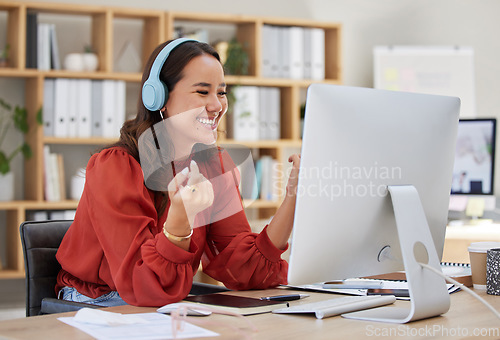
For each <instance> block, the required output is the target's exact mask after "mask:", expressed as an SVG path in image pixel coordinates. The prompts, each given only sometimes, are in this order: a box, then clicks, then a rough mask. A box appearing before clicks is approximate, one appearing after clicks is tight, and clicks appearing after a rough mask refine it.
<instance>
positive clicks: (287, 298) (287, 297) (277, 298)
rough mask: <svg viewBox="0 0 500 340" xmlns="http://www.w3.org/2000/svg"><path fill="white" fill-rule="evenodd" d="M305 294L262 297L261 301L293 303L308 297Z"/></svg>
mask: <svg viewBox="0 0 500 340" xmlns="http://www.w3.org/2000/svg"><path fill="white" fill-rule="evenodd" d="M308 296H309V295H307V294H290V295H276V296H264V297H261V298H260V299H261V300H266V301H293V300H299V299H303V298H306V297H308Z"/></svg>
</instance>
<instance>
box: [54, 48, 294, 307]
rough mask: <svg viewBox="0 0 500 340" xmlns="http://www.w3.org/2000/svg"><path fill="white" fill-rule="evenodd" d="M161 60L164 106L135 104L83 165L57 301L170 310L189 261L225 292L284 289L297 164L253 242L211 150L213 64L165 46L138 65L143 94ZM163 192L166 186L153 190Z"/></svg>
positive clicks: (216, 71) (217, 108)
mask: <svg viewBox="0 0 500 340" xmlns="http://www.w3.org/2000/svg"><path fill="white" fill-rule="evenodd" d="M177 43H178V42H175V41H174V44H177ZM168 49H170V52H169V53H167V56H166V57H165V58H166V60H164V61H162V62H163V64H161V63H160V64H161V65H160V67H159V70H158V72H159V79H160V80H161V81H162V82H163V83H164V85H165V87H166V90H167V91H168V94H167V96H166V99H165V100H166V103H161V105H160V107H161V108H160V109H159V110H154V109H153V110H151V111H150V110H148V109H146V107H145V105H148V104H146V102H148V100H149V99H148V98H146V97H147V93H146V94H144V93H143V97H142V101H140V103H139V105H138V114H137V116H136V117H135V119H133V120H130V121H127V122H126V123H125V124H124V126H123V127H122V129H121V136H120V140H119V141H118V142H117V143H116V144H114V145H111V146H109V147H106V148H104V149H103V150H101V151H100V152H99V153H96V154H94V155H93V156H92V157H91V158H90V160H89V162H88V165H87V169H86V183H85V189H84V192H83V195H82V198H81V200H80V202H79V205H78V209H77V212H76V215H75V220H74V222H73V224H72V225H71V227H70V228H69V230H68V232H67V234H66V235H65V237H64V239H63V241H62V243H61V246H60V248H59V250H58V253H57V259H58V261H59V262H60V264H61V266H62V270H61V272H60V273H59V275H58V280H57V286H56V291H58V292H60V296H62V298H64V299H65V300H73V301H81V302H87V303H95V304H99V305H105V306H109V305H119V304H124V303H128V304H131V305H137V306H161V305H165V304H168V303H172V302H177V301H180V300H182V299H183V298H184V297H186V296H187V294H188V293H189V291H190V289H191V286H192V281H193V276H194V274H195V273H196V271H197V269H198V267H199V264H200V261H202V263H203V269H204V271H205V272H206V273H207V274H208V275H210V276H211V277H213V278H214V279H216V280H219V281H221V282H223V283H224V284H225V285H226V286H227V287H228V288H230V289H265V288H268V287H273V286H276V285H279V284H283V283H286V277H287V269H288V265H287V263H286V262H285V261H284V260H282V259H281V257H280V256H281V254H282V253H283V252H284V251H285V250H286V248H287V241H288V239H289V236H290V233H291V229H292V221H293V215H294V208H295V194H296V186H297V173H298V166H299V156H297V155H294V156H291V157H290V161H291V162H293V170H292V173H291V175H290V179H289V181H288V184H287V195H286V197H285V199H284V201H283V204H282V205H281V207H280V208H279V209H278V211H277V213H276V215H275V216H274V218H273V220H272V221H271V222H270V224H269V225H268V226H266V228H265V229H264V230H263V231H262V232H261V233H260V234H255V233H252V232H251V230H250V226H249V224H248V221H247V219H246V216H245V214H244V212H243V209H242V208H241V200H240V199H239V196H238V192H237V189H236V185H235V182H234V180H235V179H236V180H238V172H237V171H236V170H235V168H234V164H233V163H232V161H231V159H230V157H229V156H228V154H227V152H225V151H224V150H221V149H219V148H216V147H215V146H214V142H215V134H216V127H217V125H218V123H219V121H220V120H221V118H222V116H223V115H224V113H225V112H226V110H227V98H226V85H225V83H224V73H223V68H222V65H221V63H220V59H219V56H218V54H217V53H216V52H215V51H214V50H213V48H212V47H210V46H209V45H207V44H204V43H200V42H195V41H184V42H182V43H179V44H178V45H177V46H176V47H173V48H172V45H169V44H168V42H167V43H164V44H162V45H160V46H158V48H157V49H156V50H155V51H154V52H153V54H152V56H151V57H150V60H149V61H148V63H147V66H146V68H145V72H144V74H143V80H142V83H143V88H146V89H147V87H148V86H147V85H144V84H145V83H147V80H148V76H150V73H151V74H153V73H154V69H155V68H156V67H158V65H156V66H155V64H158V61H155V60H157V58H156V57H157V56H158V55H159V54H160V55H164V54H165V51H166V50H168ZM158 58H159V57H158ZM160 69H161V71H160ZM143 92H144V90H143ZM148 134H150V135H151V136H153V139H154V141H155V142H154V143H156V144H153V145H156V147H157V148H156V149H155V150H156V151H158V154H160V155H163V156H160V158H161V164H162V165H163V167H162V169H160V170H161V171H160V175H158V171H156V172H155V173H154V176H152V177H155V180H154V181H151V183H156V184H150V185H148V186H146V184H145V183H148V180H149V175H150V174H152V171H150V168H151V164H152V163H155V160H154V159H151V154H148V155H147V156H144V157H143V155H141V152H140V150H142V151H143V153H147V150H148V147H147V146H146V147H145V148H144V147H141V145H142V144H144V143H145V144H146V145H147V144H148V142H147V139H148V138H142V139H141V138H140V137H141V135H143V136H146V135H148ZM144 140H146V142H144V143H143V141H144ZM165 140H168V142H165ZM164 142H165V144H163V143H164ZM165 145H168V150H166V148H165V147H164V146H165ZM165 154H167V156H165ZM165 159H168V160H167V161H165ZM141 166H142V167H141ZM158 178H160V179H161V180H158ZM162 182H163V183H168V185H166V186H165V185H163V186H162V185H159V186H158V183H162ZM235 198H236V199H235ZM235 202H236V203H237V204H235Z"/></svg>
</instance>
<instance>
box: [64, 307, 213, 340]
mask: <svg viewBox="0 0 500 340" xmlns="http://www.w3.org/2000/svg"><path fill="white" fill-rule="evenodd" d="M115 314H117V316H119V317H120V318H123V321H124V322H127V319H133V322H132V323H130V324H121V325H117V326H108V325H99V324H92V323H82V322H77V321H75V317H62V318H58V320H60V321H62V322H64V323H65V324H68V325H70V326H73V327H76V328H78V329H79V330H81V331H83V332H85V333H87V334H89V335H91V336H93V337H94V338H96V339H102V340H106V339H120V340H127V339H141V340H152V339H174V337H173V333H172V318H171V317H170V316H169V315H165V314H160V313H138V314H119V313H115ZM139 319H140V320H141V322H140V323H138V320H139ZM218 335H219V334H218V333H215V332H212V331H210V330H207V329H204V328H201V327H198V326H195V325H193V324H190V323H188V322H183V329H182V331H177V336H176V339H187V338H200V337H211V336H218Z"/></svg>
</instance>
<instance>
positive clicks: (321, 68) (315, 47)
mask: <svg viewBox="0 0 500 340" xmlns="http://www.w3.org/2000/svg"><path fill="white" fill-rule="evenodd" d="M306 49H307V47H306ZM310 50H311V79H312V80H324V79H325V30H324V29H322V28H312V29H311V45H310Z"/></svg>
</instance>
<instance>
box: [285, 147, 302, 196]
mask: <svg viewBox="0 0 500 340" xmlns="http://www.w3.org/2000/svg"><path fill="white" fill-rule="evenodd" d="M288 161H289V162H291V163H292V171H290V177H289V178H288V183H287V185H286V195H287V196H293V197H295V196H297V185H298V182H299V168H300V154H293V155H291V156H290V157H288Z"/></svg>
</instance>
